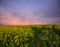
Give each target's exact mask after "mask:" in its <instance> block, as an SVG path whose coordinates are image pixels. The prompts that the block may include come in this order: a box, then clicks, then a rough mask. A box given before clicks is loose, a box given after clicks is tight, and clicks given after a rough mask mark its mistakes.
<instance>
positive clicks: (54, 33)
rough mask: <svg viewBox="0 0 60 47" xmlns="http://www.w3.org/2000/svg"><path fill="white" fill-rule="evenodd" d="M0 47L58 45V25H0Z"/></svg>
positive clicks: (55, 46) (59, 40) (58, 46)
mask: <svg viewBox="0 0 60 47" xmlns="http://www.w3.org/2000/svg"><path fill="white" fill-rule="evenodd" d="M0 47H60V25H21V26H0Z"/></svg>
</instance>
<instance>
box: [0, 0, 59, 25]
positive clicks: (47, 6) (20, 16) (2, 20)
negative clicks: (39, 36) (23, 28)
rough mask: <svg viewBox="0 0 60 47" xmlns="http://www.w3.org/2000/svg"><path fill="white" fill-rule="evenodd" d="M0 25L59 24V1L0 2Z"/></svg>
mask: <svg viewBox="0 0 60 47" xmlns="http://www.w3.org/2000/svg"><path fill="white" fill-rule="evenodd" d="M0 24H2V25H3V24H5V25H20V24H60V0H0Z"/></svg>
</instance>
